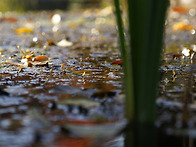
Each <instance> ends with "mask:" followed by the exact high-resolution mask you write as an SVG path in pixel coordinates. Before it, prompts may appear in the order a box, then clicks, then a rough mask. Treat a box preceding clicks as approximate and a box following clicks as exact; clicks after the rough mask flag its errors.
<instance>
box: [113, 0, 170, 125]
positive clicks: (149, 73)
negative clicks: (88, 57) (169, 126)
mask: <svg viewBox="0 0 196 147" xmlns="http://www.w3.org/2000/svg"><path fill="white" fill-rule="evenodd" d="M127 3H128V9H127V10H128V12H127V13H128V18H129V31H130V33H128V37H129V38H130V43H126V41H125V38H124V29H123V24H122V18H121V11H120V6H119V5H120V4H119V0H114V4H115V8H116V16H117V24H118V31H119V38H120V47H121V51H122V58H123V61H124V62H123V67H124V72H125V79H126V82H125V87H126V88H127V91H130V92H132V94H131V93H127V96H126V108H127V109H126V111H128V112H126V113H127V118H128V119H131V120H134V121H135V122H138V123H149V124H151V123H154V121H155V118H156V107H155V98H156V91H157V86H158V75H159V74H158V68H159V60H160V54H161V51H162V44H163V41H162V40H163V32H164V23H165V14H166V9H167V5H168V0H127ZM125 44H130V46H128V47H126V46H125ZM129 48H131V52H130V53H129V52H128V51H127V50H128V49H129ZM127 54H129V55H130V56H131V61H129V60H128V56H129V55H127ZM131 69H133V70H132V72H130V71H131ZM131 73H133V75H132V74H131ZM132 83H133V84H132ZM132 85H133V86H132ZM131 108H132V109H131Z"/></svg>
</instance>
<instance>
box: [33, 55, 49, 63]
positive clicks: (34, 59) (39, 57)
mask: <svg viewBox="0 0 196 147" xmlns="http://www.w3.org/2000/svg"><path fill="white" fill-rule="evenodd" d="M47 60H48V57H46V56H36V57H34V58H33V59H32V61H39V62H43V61H47Z"/></svg>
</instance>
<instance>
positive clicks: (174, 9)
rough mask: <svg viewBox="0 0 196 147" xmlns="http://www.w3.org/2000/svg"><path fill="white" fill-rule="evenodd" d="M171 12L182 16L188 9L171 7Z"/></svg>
mask: <svg viewBox="0 0 196 147" xmlns="http://www.w3.org/2000/svg"><path fill="white" fill-rule="evenodd" d="M172 10H173V11H174V12H177V13H182V14H183V13H187V12H188V9H187V8H185V7H181V6H177V7H173V8H172Z"/></svg>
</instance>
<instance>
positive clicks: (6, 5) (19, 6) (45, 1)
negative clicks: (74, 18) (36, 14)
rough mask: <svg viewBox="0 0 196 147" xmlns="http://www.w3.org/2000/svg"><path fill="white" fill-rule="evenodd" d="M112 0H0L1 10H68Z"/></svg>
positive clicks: (104, 3)
mask: <svg viewBox="0 0 196 147" xmlns="http://www.w3.org/2000/svg"><path fill="white" fill-rule="evenodd" d="M111 2H112V1H111V0H104V1H103V0H0V11H1V12H5V11H27V10H54V9H61V10H68V9H73V8H90V7H92V8H93V7H101V6H103V5H107V4H108V3H111Z"/></svg>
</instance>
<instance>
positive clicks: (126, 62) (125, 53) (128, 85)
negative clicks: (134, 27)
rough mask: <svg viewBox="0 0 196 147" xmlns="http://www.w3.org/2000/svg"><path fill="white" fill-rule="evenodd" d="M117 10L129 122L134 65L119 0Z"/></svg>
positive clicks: (132, 106)
mask: <svg viewBox="0 0 196 147" xmlns="http://www.w3.org/2000/svg"><path fill="white" fill-rule="evenodd" d="M114 5H115V10H116V20H117V25H118V33H119V39H120V49H121V55H122V59H123V70H124V74H125V78H124V86H125V87H124V88H125V93H126V105H125V112H126V114H125V115H126V118H127V119H128V120H132V119H133V117H134V116H133V115H134V95H133V78H132V66H131V65H132V64H130V62H131V61H130V56H129V54H130V53H129V48H126V41H125V36H124V27H123V22H122V17H121V10H120V4H119V0H114Z"/></svg>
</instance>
